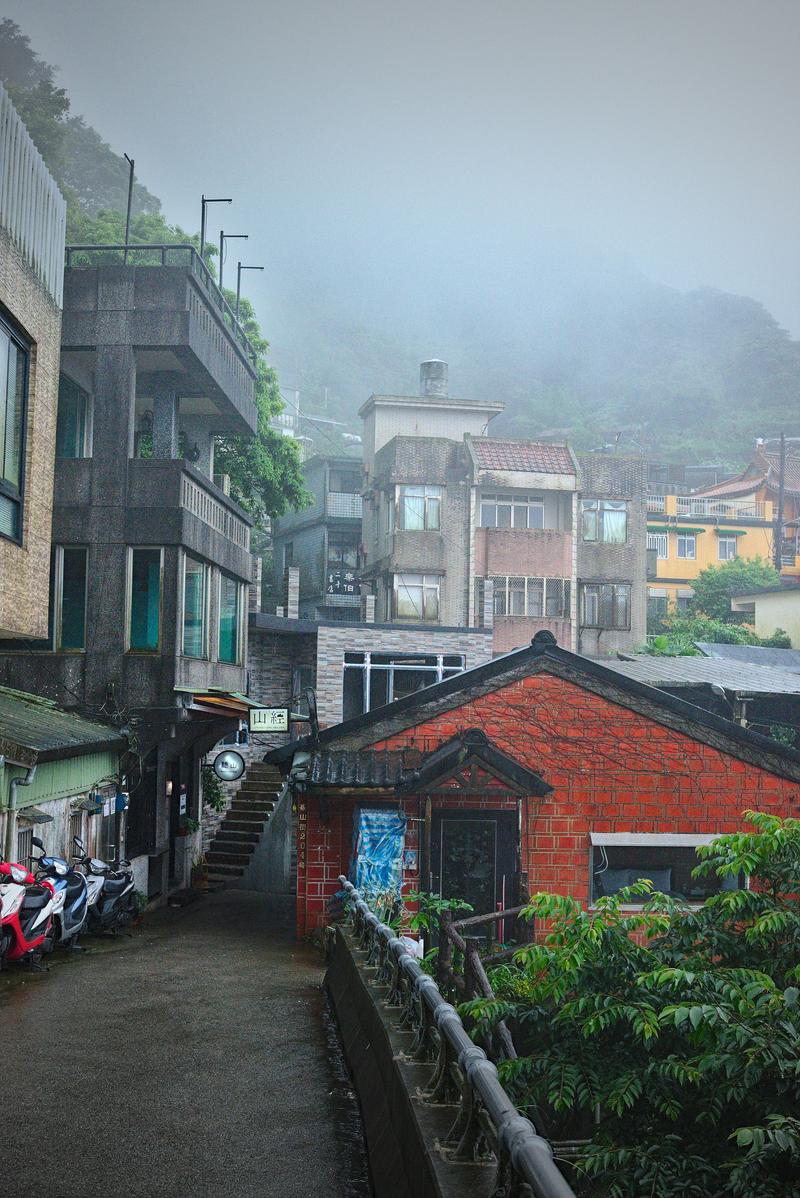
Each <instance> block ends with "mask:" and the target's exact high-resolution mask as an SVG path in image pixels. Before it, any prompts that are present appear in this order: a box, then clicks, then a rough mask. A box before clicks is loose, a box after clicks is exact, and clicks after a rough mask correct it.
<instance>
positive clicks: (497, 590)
mask: <svg viewBox="0 0 800 1198" xmlns="http://www.w3.org/2000/svg"><path fill="white" fill-rule="evenodd" d="M492 582H493V583H494V614H495V615H496V616H504V615H505V614H506V610H507V607H506V604H507V598H508V596H507V585H506V584H507V583H508V579H507V578H493V579H492Z"/></svg>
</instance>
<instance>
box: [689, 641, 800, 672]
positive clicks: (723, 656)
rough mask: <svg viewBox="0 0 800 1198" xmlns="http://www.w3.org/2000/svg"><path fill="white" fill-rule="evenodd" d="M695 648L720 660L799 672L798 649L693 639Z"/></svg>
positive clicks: (799, 650) (707, 655)
mask: <svg viewBox="0 0 800 1198" xmlns="http://www.w3.org/2000/svg"><path fill="white" fill-rule="evenodd" d="M694 644H695V648H696V649H699V650H700V652H701V653H702V654H703V655H704V656H705V657H715V658H719V659H720V660H722V661H736V662H742V663H744V664H747V665H751V666H773V667H774V668H775V669H777V670H781V671H782V672H783V671H786V670H788V671H789V672H790V673H791V674H800V649H771V648H768V647H767V646H766V645H717V644H714V643H712V642H711V641H695V642H694Z"/></svg>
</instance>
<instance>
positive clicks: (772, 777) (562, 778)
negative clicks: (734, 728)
mask: <svg viewBox="0 0 800 1198" xmlns="http://www.w3.org/2000/svg"><path fill="white" fill-rule="evenodd" d="M476 727H477V728H482V729H483V730H484V731H485V732H486V734H487V736H489V737H490V738H491V739H492V740H493V741H494V742H495V743H496V744H497V745H498V746H499V747H500V748H502V749H505V750H506V751H507V752H508V753H510V754H512V755H513V756H515V757H516V758H517V760H518V761H520V762H521V763H522V764H524V765H526V766H528V767H529V768H530V769H532V770H534V771H535V772H536V773H538V774H540V775H541V776H542V777H543V778H544V779H545V780H546V781H547V782H549V783H550V785H551V786H553V787H554V791H553V793H552V794H551V795H548V796H547V798H545V799H532V800H530V801H529V802H527V803H526V804H525V809H524V816H523V831H522V860H523V869H526V868H527V871H528V874H529V886H530V889H531V891H532V892H533V891H536V890H553V891H556V892H557V893H560V894H572V895H574V896H575V897H577V898H579V899H581V900H583V901H585V900H587V898H588V894H589V854H590V841H589V833H590V832H591V831H595V832H677V833H704V834H712V833H722V832H735V831H738V830H740V829H741V828H742V826H743V822H742V812H743V811H744V810H746V809H747V808H753V809H756V810H762V811H771V812H773V813H775V814H778V815H783V816H787V815H792V816H797V814H798V811H800V784H798V783H795V782H791V781H789V780H787V779H785V778H781V777H779V776H778V775H776V774H773V773H770V772H769V771H768V770H765V769H759V768H758V767H756V766H752V765H749V764H748V763H746V762H744V761H740V760H739V759H738V758H736V757H732V756H730V755H728V754H726V753H724V752H722V751H721V750H718V749H715V748H712V747H711V746H710V745H706V744H703V743H701V742H700V741H697V740H693V739H692V738H691V737H690V736H688V735H686V734H684V733H681V732H678V731H675V730H673V729H671V728H666V727H664V726H663V725H662V724H658V723H656V722H654V721H653V720H649V719H647V718H646V717H645V716H643V715H640V714H638V713H637V712H634V711H631V710H629V709H628V708H625V707H621V706H619V705H617V704H615V703H613V702H611V701H610V700H608V699H605V698H603V697H601V696H599V695H595V694H593V693H592V692H590V691H587V690H584V689H583V688H582V687H579V686H577V685H576V684H574V683H570V682H566V681H564V680H563V679H561V678H557V677H555V676H553V675H551V674H547V673H540V674H535V675H533V676H531V677H528V678H524V679H522V680H521V681H519V682H515V683H512V684H510V685H509V686H507V687H504V688H503V689H501V690H499V691H496V692H494V693H492V694H489V695H485V696H481V697H479V698H476V699H474V700H472V701H471V702H468V703H466V704H465V705H464V706H463V707H460V708H458V709H457V710H455V711H451V712H448V713H446V714H443V715H441V716H436V717H435V718H434V719H432V720H430V721H428V722H427V723H425V724H421V725H418V726H417V727H415V728H411V729H409V730H407V731H406V732H403V733H399V734H398V735H397V736H394V737H391V738H390V739H388V740H386V741H383V742H381V743H380V744H379V745H377V746H375V747H378V748H393V749H396V748H402V747H405V746H413V747H416V748H420V749H422V750H424V751H429V750H431V749H433V748H434V747H436V746H437V745H438V744H440V743H441V742H442V741H444V740H447V739H448V738H449V737H451V736H453V735H455V734H456V733H457V732H459V731H462V730H464V729H467V728H476Z"/></svg>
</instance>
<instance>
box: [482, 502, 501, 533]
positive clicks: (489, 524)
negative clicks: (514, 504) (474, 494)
mask: <svg viewBox="0 0 800 1198" xmlns="http://www.w3.org/2000/svg"><path fill="white" fill-rule="evenodd" d="M496 520H497V509H496V508H495V505H494V504H493V503H482V504H481V528H494V526H495V522H496Z"/></svg>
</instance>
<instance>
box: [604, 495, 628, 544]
mask: <svg viewBox="0 0 800 1198" xmlns="http://www.w3.org/2000/svg"><path fill="white" fill-rule="evenodd" d="M602 515H603V540H604V541H606V542H608V543H609V544H610V545H624V544H625V542H626V540H627V539H628V513H627V511H625V508H624V505H623V506H622V508H621V509H620V506H619V505H618V504H615V505H614V507H613V508H611V507H610V506H609V505H606V506H605V508H604V510H603V513H602Z"/></svg>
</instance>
